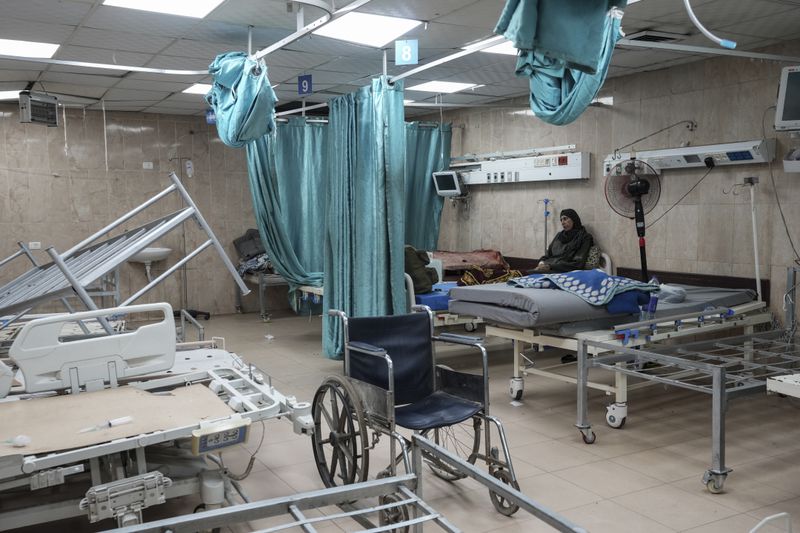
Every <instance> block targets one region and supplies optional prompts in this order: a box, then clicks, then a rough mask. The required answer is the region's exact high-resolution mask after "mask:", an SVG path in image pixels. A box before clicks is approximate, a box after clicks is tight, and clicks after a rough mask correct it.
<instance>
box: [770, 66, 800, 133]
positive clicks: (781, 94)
mask: <svg viewBox="0 0 800 533" xmlns="http://www.w3.org/2000/svg"><path fill="white" fill-rule="evenodd" d="M775 129H776V130H777V131H793V130H800V66H796V67H784V68H783V70H782V71H781V83H780V86H779V87H778V104H777V106H776V109H775Z"/></svg>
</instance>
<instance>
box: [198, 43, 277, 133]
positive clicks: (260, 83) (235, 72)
mask: <svg viewBox="0 0 800 533" xmlns="http://www.w3.org/2000/svg"><path fill="white" fill-rule="evenodd" d="M208 72H209V74H211V75H212V76H213V78H214V83H213V85H212V86H211V90H210V91H209V92H208V94H207V95H206V101H207V102H208V104H209V105H210V106H211V107H212V108H213V109H214V113H215V114H216V116H217V133H218V134H219V138H220V139H221V140H222V142H224V143H225V144H227V145H228V146H233V147H235V148H240V147H242V146H244V145H246V144H247V143H248V142H250V141H253V140H255V139H259V138H261V137H263V136H264V135H265V134H267V133H269V132H271V131H272V130H273V129H274V128H275V102H276V101H277V100H278V99H277V97H276V96H275V91H273V90H272V86H270V83H269V78H267V66H266V65H265V64H264V61H263V60H261V61H253V60H252V59H250V57H249V56H248V55H247V54H245V53H244V52H229V53H226V54H221V55H218V56H217V57H216V59H214V62H213V63H211V65H209V67H208Z"/></svg>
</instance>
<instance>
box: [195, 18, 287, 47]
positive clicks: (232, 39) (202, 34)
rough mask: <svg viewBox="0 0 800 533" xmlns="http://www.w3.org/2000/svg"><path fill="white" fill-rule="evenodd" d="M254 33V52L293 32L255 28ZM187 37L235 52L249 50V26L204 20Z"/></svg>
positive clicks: (282, 29)
mask: <svg viewBox="0 0 800 533" xmlns="http://www.w3.org/2000/svg"><path fill="white" fill-rule="evenodd" d="M252 31H253V49H254V50H258V49H261V48H266V47H267V46H268V45H270V44H272V43H274V42H276V41H279V40H280V39H283V38H284V37H286V36H287V35H289V34H290V33H292V30H288V29H284V28H274V27H272V28H260V27H254V28H253V30H252ZM187 37H188V38H190V39H193V40H197V41H210V42H221V43H226V44H227V45H228V46H230V45H233V46H234V48H233V49H235V50H242V51H245V50H247V37H248V31H247V24H231V23H228V22H219V21H215V20H207V19H204V20H202V21H200V22H199V23H198V24H197V25H196V26H195V27H194V28H192V33H191V34H190V35H188V36H187Z"/></svg>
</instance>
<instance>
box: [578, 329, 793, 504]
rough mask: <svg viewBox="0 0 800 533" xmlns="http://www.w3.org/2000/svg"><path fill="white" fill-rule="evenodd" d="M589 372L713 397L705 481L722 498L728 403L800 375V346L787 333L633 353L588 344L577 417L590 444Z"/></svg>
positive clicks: (583, 347) (581, 358) (581, 354)
mask: <svg viewBox="0 0 800 533" xmlns="http://www.w3.org/2000/svg"><path fill="white" fill-rule="evenodd" d="M598 351H599V352H611V353H610V354H609V355H601V356H597V357H587V354H588V353H590V352H598ZM590 368H603V369H606V370H609V371H612V372H615V373H617V374H618V375H624V376H631V377H634V378H636V379H640V380H643V381H644V382H651V383H652V382H655V383H662V384H664V385H671V386H674V387H679V388H683V389H688V390H693V391H696V392H702V393H704V394H709V395H711V415H712V421H711V430H712V436H711V467H710V468H709V469H708V470H707V471H706V472H705V473H704V475H703V478H702V481H703V484H704V485H705V486H706V487H707V488H708V490H709V492H711V493H714V494H717V493H719V492H722V490H723V485H724V483H725V479H726V478H727V475H728V473H729V472H730V471H731V469H730V468H728V467H727V466H725V411H726V409H727V404H728V401H729V400H731V399H733V398H737V397H739V396H744V395H746V394H753V393H758V392H762V391H764V390H766V386H767V379H768V378H772V377H775V376H781V375H786V374H791V373H794V372H797V370H798V369H800V344H797V343H796V342H795V340H794V339H793V338H792V337H790V335H787V332H786V331H783V330H775V331H770V332H767V333H758V334H750V335H742V336H738V337H730V338H725V339H718V340H709V341H702V342H693V343H689V344H682V345H675V346H666V347H659V348H654V349H643V348H641V347H640V348H638V349H633V348H631V347H624V346H619V345H613V344H608V343H602V342H595V341H589V340H583V341H581V342H580V343H579V345H578V414H577V422H576V423H575V425H576V427H577V428H578V429H579V430H580V432H581V436H582V437H583V440H584V442H585V443H587V444H592V443H594V442H595V440H596V436H595V434H594V432H593V431H592V429H591V428H592V426H591V424H590V423H589V419H588V413H587V410H588V409H587V405H588V402H587V392H588V388H589V382H588V374H589V369H590ZM622 422H623V423H624V419H623V421H622ZM620 426H621V424H620ZM620 426H616V427H620Z"/></svg>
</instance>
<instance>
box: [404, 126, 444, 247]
mask: <svg viewBox="0 0 800 533" xmlns="http://www.w3.org/2000/svg"><path fill="white" fill-rule="evenodd" d="M431 126H433V127H431ZM451 138H452V129H451V126H450V124H430V123H427V124H426V123H419V122H411V123H408V124H406V146H407V149H406V179H405V235H406V239H405V243H406V244H410V245H411V246H413V247H414V248H416V249H418V250H435V249H436V245H437V243H438V241H439V222H440V221H441V215H442V204H443V203H444V199H443V198H442V197H441V196H439V195H438V194H436V187H434V185H433V178H432V177H431V174H432V173H434V172H436V171H439V170H445V169H447V168H449V166H450V141H451Z"/></svg>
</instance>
